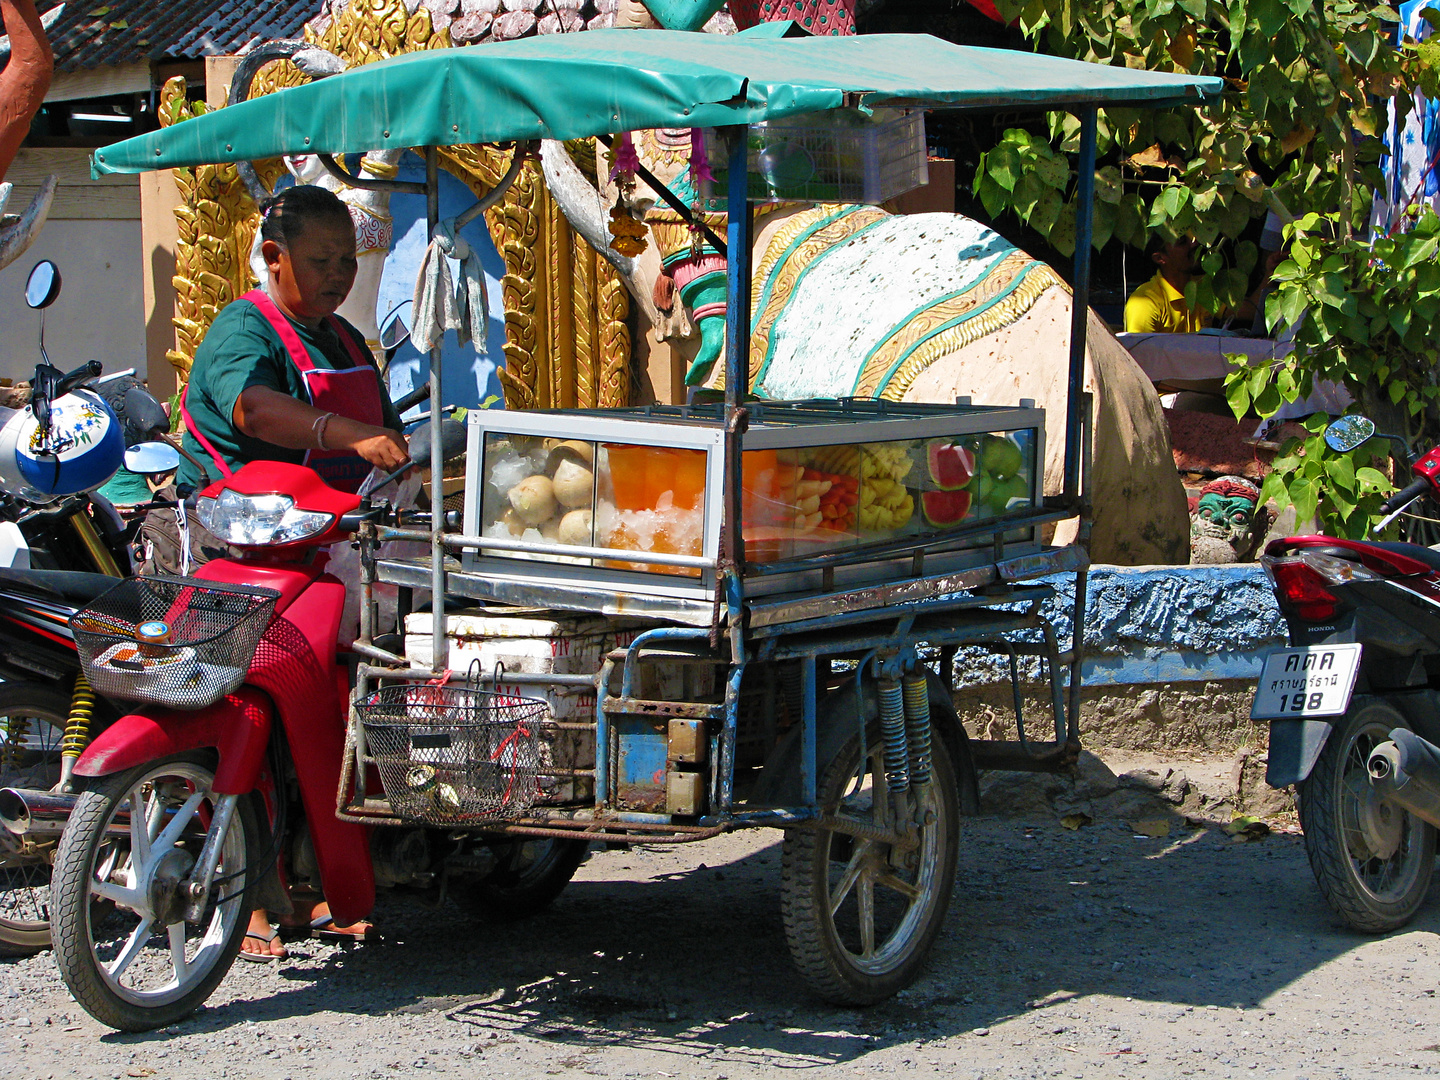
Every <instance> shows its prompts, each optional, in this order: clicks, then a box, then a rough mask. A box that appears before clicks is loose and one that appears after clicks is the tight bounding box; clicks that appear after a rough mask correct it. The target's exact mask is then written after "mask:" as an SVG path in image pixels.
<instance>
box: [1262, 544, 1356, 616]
mask: <svg viewBox="0 0 1440 1080" xmlns="http://www.w3.org/2000/svg"><path fill="white" fill-rule="evenodd" d="M1260 565H1261V566H1262V567H1264V568H1265V573H1267V574H1268V575H1269V576H1270V580H1271V581H1272V582H1274V584H1275V595H1276V596H1277V597H1278V598H1279V600H1280V605H1281V607H1283V608H1286V609H1287V610H1290V611H1293V612H1294V613H1295V614H1296V615H1298V616H1299V617H1300V618H1302V619H1304V620H1305V621H1306V622H1328V621H1329V620H1330V619H1333V618H1334V617H1335V608H1336V607H1337V605H1338V604H1339V603H1340V598H1339V597H1338V596H1336V595H1335V594H1334V593H1333V592H1331V591H1330V589H1329V588H1328V586H1331V585H1348V584H1350V583H1351V582H1355V581H1379V580H1380V575H1378V574H1376V573H1374V572H1372V571H1370V570H1367V569H1365V567H1363V566H1361V565H1360V564H1359V563H1356V562H1352V561H1350V560H1349V559H1339V558H1336V557H1335V556H1334V555H1326V554H1323V553H1322V552H1318V551H1308V552H1305V553H1303V554H1299V555H1286V556H1281V557H1278V558H1277V557H1274V556H1269V555H1267V556H1265V557H1263V558H1262V559H1261V560H1260Z"/></svg>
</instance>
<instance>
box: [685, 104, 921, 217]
mask: <svg viewBox="0 0 1440 1080" xmlns="http://www.w3.org/2000/svg"><path fill="white" fill-rule="evenodd" d="M747 131H748V136H747V140H748V159H749V176H748V185H747V186H748V196H747V197H748V199H749V201H750V202H760V203H765V202H816V203H882V202H885V201H887V200H889V199H893V198H895V197H896V196H898V195H903V194H905V192H907V191H913V190H915V189H916V188H918V187H924V186H925V184H926V183H928V182H929V175H930V171H929V158H928V156H927V154H926V151H925V114H924V113H923V112H921V111H919V110H918V109H917V110H913V111H909V112H899V111H896V110H887V111H883V112H880V111H877V112H876V113H875V114H873V115H869V116H867V115H865V114H864V113H861V112H858V111H857V110H853V109H835V110H832V111H830V112H825V113H810V114H806V115H804V116H795V117H790V118H788V119H785V120H770V121H766V122H764V123H760V124H752V125H751V126H750V127H749V128H748V129H747ZM705 146H706V153H707V155H708V157H709V160H710V171H711V173H712V174H713V176H714V177H715V180H714V183H708V182H705V181H701V183H700V184H699V193H700V198H701V201H702V202H703V203H704V205H705V209H707V210H724V209H725V208H726V205H727V203H726V190H727V183H728V175H729V174H728V157H729V148H728V147H727V146H726V145H725V135H724V134H722V133H720V132H717V131H707V132H706V144H705Z"/></svg>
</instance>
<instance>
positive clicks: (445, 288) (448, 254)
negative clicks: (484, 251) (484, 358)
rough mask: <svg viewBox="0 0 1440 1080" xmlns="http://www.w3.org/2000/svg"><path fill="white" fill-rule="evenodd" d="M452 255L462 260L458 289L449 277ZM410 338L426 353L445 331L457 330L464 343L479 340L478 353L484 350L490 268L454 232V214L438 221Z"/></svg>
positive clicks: (422, 272)
mask: <svg viewBox="0 0 1440 1080" xmlns="http://www.w3.org/2000/svg"><path fill="white" fill-rule="evenodd" d="M450 259H458V260H459V262H460V282H459V287H458V289H457V288H456V286H455V285H454V284H452V283H451V280H450ZM412 321H413V325H412V326H411V327H410V340H411V341H413V342H414V343H415V347H416V348H417V349H419V350H420V351H421V352H428V351H429V350H431V349H433V348H435V346H436V345H438V344H439V343H440V340H441V339H442V338H443V337H444V336H445V331H446V330H454V331H455V336H456V337H457V338H458V339H459V342H460V344H461V345H464V344H465V343H466V342H467V341H474V342H475V348H476V351H477V352H480V353H483V352H484V351H485V337H486V329H487V326H488V323H489V321H490V303H489V300H488V299H487V298H486V296H485V272H484V270H483V269H482V268H481V266H480V255H479V254H478V253H477V252H476V251H475V250H474V249H473V248H472V247H471V246H470V245H469V244H468V243H466V242H465V240H464V238H462V237H460V236H457V235H456V233H455V219H454V218H450V219H449V220H446V221H442V222H439V223H438V224H437V225H436V226H435V232H434V235H433V236H432V237H431V240H430V246H429V247H428V248H426V249H425V258H424V259H423V260H422V261H421V263H420V276H419V277H418V278H417V279H416V281H415V313H414V315H413V316H412Z"/></svg>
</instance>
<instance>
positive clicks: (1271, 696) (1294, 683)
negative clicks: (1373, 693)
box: [1250, 642, 1360, 720]
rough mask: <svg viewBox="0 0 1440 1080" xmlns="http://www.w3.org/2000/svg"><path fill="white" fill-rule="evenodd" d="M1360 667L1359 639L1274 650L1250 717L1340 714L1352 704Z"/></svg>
mask: <svg viewBox="0 0 1440 1080" xmlns="http://www.w3.org/2000/svg"><path fill="white" fill-rule="evenodd" d="M1359 669H1360V645H1359V643H1358V642H1355V643H1350V644H1346V645H1308V646H1306V647H1304V648H1301V649H1281V650H1280V651H1279V652H1273V653H1271V654H1270V655H1269V656H1268V657H1266V659H1265V668H1264V670H1263V671H1261V672H1260V685H1259V686H1257V687H1256V689H1255V700H1254V701H1253V702H1252V703H1251V705H1250V718H1251V719H1252V720H1279V719H1282V718H1284V717H1311V716H1340V715H1341V714H1342V713H1344V712H1345V710H1346V709H1347V708H1349V706H1350V691H1351V690H1353V689H1354V687H1355V673H1356V672H1357V671H1358V670H1359Z"/></svg>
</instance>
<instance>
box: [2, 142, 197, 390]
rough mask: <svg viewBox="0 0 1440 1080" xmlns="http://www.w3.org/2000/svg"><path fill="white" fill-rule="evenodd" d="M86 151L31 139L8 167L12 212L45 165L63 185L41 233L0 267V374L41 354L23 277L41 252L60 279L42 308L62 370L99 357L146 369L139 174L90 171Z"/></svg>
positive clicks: (111, 367)
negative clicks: (37, 144) (0, 332)
mask: <svg viewBox="0 0 1440 1080" xmlns="http://www.w3.org/2000/svg"><path fill="white" fill-rule="evenodd" d="M88 161H89V151H88V150H84V149H76V148H68V147H67V148H40V149H37V148H26V149H22V150H21V151H20V153H19V154H18V155H17V156H16V159H15V163H14V165H12V166H11V168H10V171H9V172H8V173H7V174H6V177H5V179H6V180H7V181H9V182H11V183H13V184H14V185H15V193H14V194H13V195H12V196H11V200H10V205H9V206H8V207H7V209H8V210H10V211H12V212H15V211H18V209H19V208H23V207H25V206H27V205H28V204H29V202H30V197H31V195H32V194H33V193H34V190H35V185H36V184H38V183H39V181H40V180H41V178H43V177H44V176H45V175H46V174H47V173H55V174H57V175H58V176H59V177H60V186H59V189H58V190H57V191H56V194H55V201H54V203H53V204H52V205H51V208H50V216H49V219H48V220H47V221H46V222H45V225H44V226H43V227H42V228H41V230H40V234H39V236H38V237H37V238H36V240H35V243H33V244H32V245H31V246H30V248H29V250H28V251H26V252H25V254H23V255H22V256H20V258H19V259H17V260H16V261H15V262H13V263H11V264H10V265H9V266H7V267H5V268H4V269H3V270H0V327H3V328H4V329H5V340H4V343H3V346H0V378H8V379H13V380H15V381H17V382H18V381H20V380H22V379H28V378H29V377H30V374H31V372H32V371H33V370H34V368H35V364H36V363H37V362H38V361H39V358H40V357H39V352H38V351H37V350H36V348H35V341H36V337H35V334H36V329H37V328H38V326H39V319H38V317H37V316H36V314H35V313H34V312H33V311H31V310H30V309H29V308H27V307H26V306H25V278H26V277H27V276H28V275H29V273H30V268H31V267H32V266H34V265H35V263H36V262H37V261H39V260H40V259H51V260H53V261H54V262H55V264H56V265H57V266H59V267H60V274H61V277H62V278H63V279H64V287H63V288H62V290H61V292H60V298H59V300H57V301H56V302H55V304H54V306H53V307H51V308H50V309H49V310H48V311H47V312H46V313H45V346H46V349H47V350H48V351H49V353H50V359H51V361H52V362H53V363H54V364H55V365H56V366H57V367H59V368H63V369H65V370H69V369H70V368H73V367H76V366H78V365H80V364H82V363H84V362H85V361H87V360H99V361H100V362H101V363H103V364H104V365H105V370H106V371H107V372H110V371H119V370H122V369H124V368H127V367H134V368H136V369H137V371H138V372H139V373H141V374H142V375H143V374H144V372H145V369H146V359H145V315H144V310H145V307H144V286H143V280H142V273H143V271H142V264H143V260H142V259H141V248H140V182H139V179H138V178H137V177H134V176H122V177H106V178H105V179H104V180H102V181H92V180H91V179H90V168H89V164H88ZM172 272H173V271H172Z"/></svg>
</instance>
